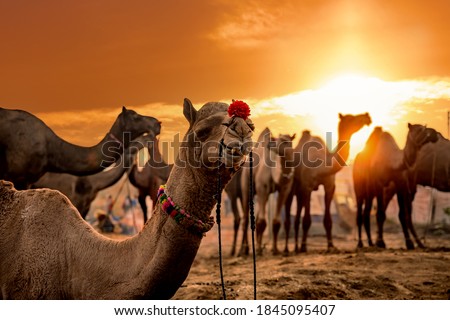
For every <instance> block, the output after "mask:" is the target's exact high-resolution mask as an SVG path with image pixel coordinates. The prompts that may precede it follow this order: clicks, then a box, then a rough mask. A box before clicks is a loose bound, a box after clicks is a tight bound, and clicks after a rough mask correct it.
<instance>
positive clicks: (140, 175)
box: [129, 137, 173, 221]
mask: <svg viewBox="0 0 450 320" xmlns="http://www.w3.org/2000/svg"><path fill="white" fill-rule="evenodd" d="M147 149H148V154H149V156H150V158H149V159H148V161H147V163H146V164H145V166H144V169H143V170H142V171H139V170H138V167H137V165H136V164H135V165H133V167H132V168H131V171H130V174H129V180H130V182H131V184H132V185H133V186H135V187H136V188H137V189H138V191H139V196H138V200H139V204H140V205H141V208H142V212H143V214H144V221H147V219H148V216H147V204H146V203H145V199H146V198H147V196H150V199H151V200H152V203H153V207H154V206H155V204H156V200H157V193H158V188H159V186H160V185H162V184H164V183H166V181H167V179H168V178H169V174H170V171H171V170H172V167H173V164H167V163H166V162H165V161H164V159H163V157H162V155H161V152H160V151H159V139H157V138H156V137H154V139H153V141H150V143H149V144H148V148H147Z"/></svg>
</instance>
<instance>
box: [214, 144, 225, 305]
mask: <svg viewBox="0 0 450 320" xmlns="http://www.w3.org/2000/svg"><path fill="white" fill-rule="evenodd" d="M222 144H223V139H222V140H221V141H220V144H219V161H218V165H217V194H216V201H217V205H216V222H217V230H218V236H219V268H220V280H221V283H222V296H223V300H227V296H226V293H225V281H224V279H223V265H222V234H221V228H220V222H221V219H220V207H221V202H222V178H221V176H220V165H221V161H220V159H221V158H222V152H223V148H222Z"/></svg>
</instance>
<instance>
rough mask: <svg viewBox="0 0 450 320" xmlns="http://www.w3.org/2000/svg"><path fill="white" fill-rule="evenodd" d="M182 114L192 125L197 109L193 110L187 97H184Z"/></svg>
mask: <svg viewBox="0 0 450 320" xmlns="http://www.w3.org/2000/svg"><path fill="white" fill-rule="evenodd" d="M183 114H184V116H185V117H186V119H187V121H189V124H190V125H192V124H193V123H194V122H195V120H196V119H197V110H195V108H194V106H193V105H192V102H191V101H190V100H189V99H188V98H184V103H183Z"/></svg>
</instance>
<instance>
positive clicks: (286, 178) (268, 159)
mask: <svg viewBox="0 0 450 320" xmlns="http://www.w3.org/2000/svg"><path fill="white" fill-rule="evenodd" d="M271 136H272V134H271V132H270V130H269V128H265V129H264V130H263V131H262V132H261V134H260V136H259V138H258V145H257V146H256V148H255V150H254V152H253V154H254V157H255V161H254V163H255V164H254V168H253V177H254V178H253V179H254V180H253V181H254V194H255V195H257V204H258V210H257V211H256V242H257V244H256V252H257V254H258V255H262V253H263V245H262V239H263V234H264V231H265V229H266V226H267V222H266V204H267V201H268V199H269V195H270V194H271V193H274V192H275V191H279V196H278V197H279V199H285V198H286V196H287V195H286V191H285V190H284V189H285V188H286V186H289V184H290V183H292V179H293V175H292V174H291V172H292V167H287V164H288V163H290V162H292V157H293V153H292V140H293V139H294V138H295V135H293V136H290V135H287V134H282V135H280V136H279V137H278V138H272V137H271ZM249 179H250V168H249V167H244V168H243V169H242V174H241V192H242V198H241V200H242V208H243V213H244V223H243V225H242V231H243V236H242V244H241V249H240V251H239V255H248V253H249V247H248V236H247V230H248V224H249V221H248V218H249V215H248V212H249V206H248V199H249V198H248V196H249ZM279 201H281V200H279ZM232 202H233V200H232ZM283 203H284V202H283ZM234 215H235V216H236V213H234ZM280 220H281V205H279V202H278V200H277V207H276V212H275V214H274V218H273V224H272V228H273V231H274V233H278V230H279V229H280V225H281V223H280ZM236 226H237V223H236V222H235V238H236V232H237V229H238V228H236ZM274 238H275V237H274ZM275 240H276V238H275ZM234 248H235V244H234V245H233V247H232V253H233V252H234ZM272 252H273V253H274V254H277V253H278V249H277V246H276V242H274V245H273V247H272Z"/></svg>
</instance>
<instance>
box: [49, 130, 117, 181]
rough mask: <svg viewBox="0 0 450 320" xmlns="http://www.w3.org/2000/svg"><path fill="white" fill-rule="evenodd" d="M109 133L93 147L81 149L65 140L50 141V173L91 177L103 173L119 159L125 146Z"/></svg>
mask: <svg viewBox="0 0 450 320" xmlns="http://www.w3.org/2000/svg"><path fill="white" fill-rule="evenodd" d="M114 136H115V138H113V137H112V135H110V134H109V133H108V134H106V135H105V137H104V138H103V139H102V140H101V141H100V142H99V143H97V144H96V145H95V146H92V147H80V146H77V145H74V144H72V143H69V142H67V141H65V140H62V139H59V138H56V139H48V144H49V145H48V146H47V150H49V154H48V163H49V164H48V171H51V172H65V173H70V174H75V175H89V174H94V173H97V172H100V171H102V170H103V169H104V168H106V167H108V166H110V165H111V164H113V163H114V162H116V161H117V159H119V157H120V155H121V154H122V152H123V145H122V144H121V143H120V141H117V140H116V139H117V135H114Z"/></svg>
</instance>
